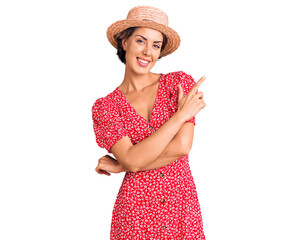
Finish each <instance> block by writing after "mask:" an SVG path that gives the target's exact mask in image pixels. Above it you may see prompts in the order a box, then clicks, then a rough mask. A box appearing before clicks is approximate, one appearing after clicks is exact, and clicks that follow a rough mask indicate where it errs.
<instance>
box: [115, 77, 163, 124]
mask: <svg viewBox="0 0 294 240" xmlns="http://www.w3.org/2000/svg"><path fill="white" fill-rule="evenodd" d="M163 75H164V74H163V73H161V74H160V78H159V83H158V88H157V93H156V98H155V102H154V104H153V108H152V111H151V114H150V117H149V119H150V120H149V121H148V120H147V119H145V118H144V117H142V116H141V115H140V114H139V113H137V111H136V109H135V108H134V107H133V106H132V104H131V103H130V101H129V100H128V99H127V97H126V96H125V95H124V94H123V93H122V91H121V90H120V89H119V88H118V87H117V88H116V89H115V90H116V91H117V92H118V93H119V94H120V96H121V97H122V98H123V99H124V100H125V102H126V103H127V104H128V105H129V106H130V108H131V109H132V111H133V112H134V113H135V114H136V115H137V116H139V117H140V118H141V119H143V120H144V121H145V122H147V123H148V124H151V122H152V119H153V118H152V116H153V113H154V111H155V108H156V105H157V101H158V95H159V92H160V88H161V82H162V79H163Z"/></svg>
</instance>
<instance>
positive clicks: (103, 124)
mask: <svg viewBox="0 0 294 240" xmlns="http://www.w3.org/2000/svg"><path fill="white" fill-rule="evenodd" d="M92 119H93V128H94V133H95V136H96V142H97V144H98V146H99V147H101V148H105V149H106V150H107V151H108V153H111V150H110V148H111V147H112V146H113V145H114V144H115V143H116V142H117V141H118V140H120V139H121V138H122V137H124V136H127V135H128V132H127V130H126V129H125V128H124V126H123V122H122V121H121V117H120V115H119V110H118V108H117V106H116V104H115V103H113V102H112V101H111V100H107V99H105V98H103V97H102V98H98V99H97V100H96V101H95V103H94V104H93V106H92Z"/></svg>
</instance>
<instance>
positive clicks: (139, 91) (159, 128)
mask: <svg viewBox="0 0 294 240" xmlns="http://www.w3.org/2000/svg"><path fill="white" fill-rule="evenodd" d="M107 37H108V39H109V41H110V43H111V44H112V45H113V46H114V47H116V48H117V54H118V56H119V59H120V60H121V61H122V62H123V63H124V64H125V75H124V80H123V82H122V83H121V84H120V85H119V86H118V87H116V88H115V90H114V91H112V92H111V93H109V94H108V95H106V96H105V97H101V98H98V99H97V100H96V101H95V103H94V105H93V107H92V116H93V123H94V132H95V136H96V141H97V143H98V145H99V146H100V147H101V148H105V149H106V150H107V151H108V153H112V154H113V156H114V157H115V158H113V157H111V156H109V155H105V156H103V157H101V158H100V159H99V161H98V166H97V167H96V171H97V172H98V173H99V174H106V175H110V173H111V172H112V173H119V172H125V177H124V179H123V182H122V185H121V187H120V189H119V192H118V195H117V198H116V202H115V205H114V209H113V212H112V223H111V232H110V239H117V240H118V239H138V240H139V239H140V240H141V239H156V240H157V239H160V240H162V239H169V240H172V239H197V240H200V239H201V240H202V239H205V236H204V232H203V223H202V216H201V211H200V205H199V202H198V197H197V192H196V186H195V183H194V180H193V177H192V174H191V170H190V166H189V160H188V153H189V152H190V150H191V147H192V142H193V135H194V125H195V115H196V114H198V112H199V111H200V110H201V109H202V108H204V107H205V103H204V100H203V93H202V92H198V88H199V86H200V85H201V83H202V82H203V81H204V79H205V77H202V78H201V79H200V80H199V81H198V82H197V83H196V82H195V81H194V79H193V78H192V76H191V75H189V74H186V73H185V72H183V71H176V72H170V73H167V74H156V73H152V72H150V70H151V69H152V67H153V66H154V65H155V64H156V62H157V60H158V59H160V58H161V57H163V56H167V55H168V54H171V53H172V52H174V51H175V50H176V49H177V48H178V46H179V44H180V38H179V36H178V34H177V33H176V32H175V31H174V30H173V29H171V28H170V27H168V17H167V15H166V14H165V13H164V12H163V11H162V10H160V9H158V8H154V7H147V6H139V7H135V8H133V9H131V10H130V11H129V13H128V16H127V19H125V20H121V21H117V22H115V23H113V24H112V25H111V26H110V27H109V28H108V30H107Z"/></svg>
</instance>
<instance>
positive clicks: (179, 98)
mask: <svg viewBox="0 0 294 240" xmlns="http://www.w3.org/2000/svg"><path fill="white" fill-rule="evenodd" d="M178 89H179V95H178V96H179V97H178V100H181V99H182V97H183V95H184V93H183V89H182V86H181V84H178Z"/></svg>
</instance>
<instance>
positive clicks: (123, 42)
mask: <svg viewBox="0 0 294 240" xmlns="http://www.w3.org/2000/svg"><path fill="white" fill-rule="evenodd" d="M121 44H122V48H123V50H125V51H126V47H127V39H123V40H122V42H121Z"/></svg>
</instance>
